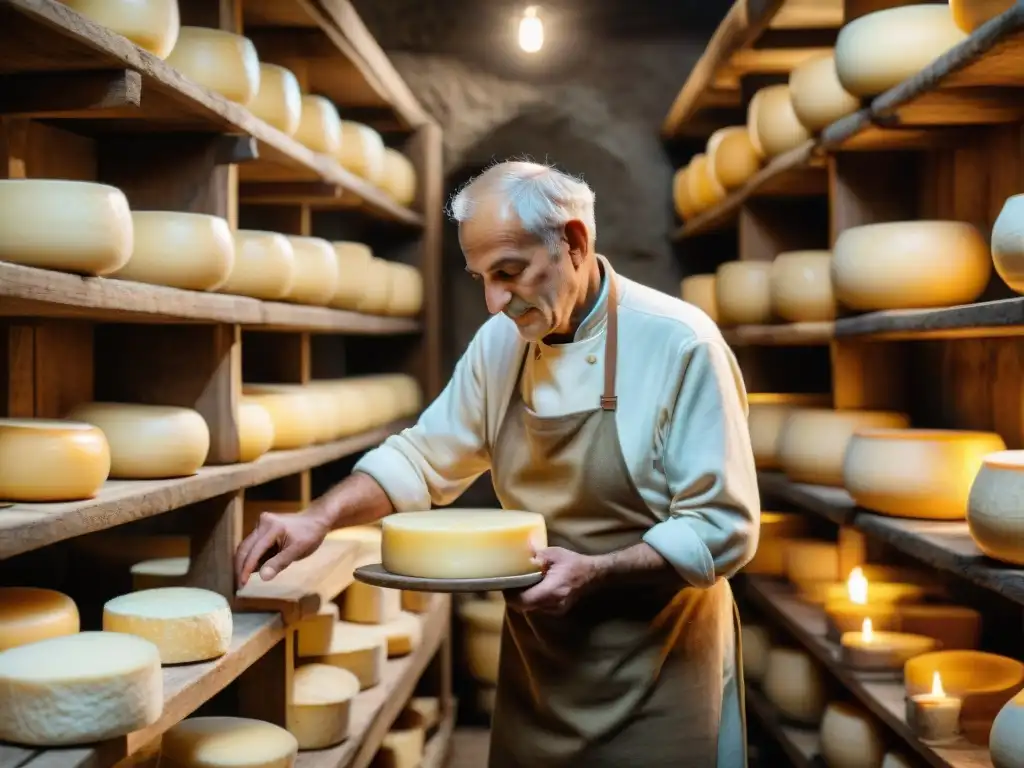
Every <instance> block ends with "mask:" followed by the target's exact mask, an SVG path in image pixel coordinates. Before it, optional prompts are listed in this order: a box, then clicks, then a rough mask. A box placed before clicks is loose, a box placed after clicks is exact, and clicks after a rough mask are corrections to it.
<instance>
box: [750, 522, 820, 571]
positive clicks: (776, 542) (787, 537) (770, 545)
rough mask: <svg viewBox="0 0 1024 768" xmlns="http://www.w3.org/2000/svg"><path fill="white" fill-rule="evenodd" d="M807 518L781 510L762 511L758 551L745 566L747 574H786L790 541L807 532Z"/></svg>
mask: <svg viewBox="0 0 1024 768" xmlns="http://www.w3.org/2000/svg"><path fill="white" fill-rule="evenodd" d="M806 530H807V518H805V517H803V516H802V515H793V514H785V513H780V512H761V525H760V535H759V538H758V542H757V551H756V552H755V553H754V556H753V557H752V558H751V559H750V561H749V562H748V563H747V564H746V565H745V566H743V572H744V573H746V574H757V575H764V576H784V575H785V574H786V550H787V549H788V547H789V544H790V542H791V541H792V540H793V539H794V538H796V537H797V536H800V535H801V534H803V533H805V532H806Z"/></svg>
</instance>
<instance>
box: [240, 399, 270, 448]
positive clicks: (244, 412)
mask: <svg viewBox="0 0 1024 768" xmlns="http://www.w3.org/2000/svg"><path fill="white" fill-rule="evenodd" d="M273 445H274V421H273V419H271V418H270V413H269V411H267V409H266V408H264V407H263V406H262V405H260V404H259V403H254V402H251V401H247V402H241V403H239V404H238V461H239V462H241V463H247V462H250V461H256V459H258V458H259V457H260V456H262V455H263V454H265V453H266V452H267V451H269V450H270V449H271V448H272V447H273Z"/></svg>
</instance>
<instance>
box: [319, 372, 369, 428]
mask: <svg viewBox="0 0 1024 768" xmlns="http://www.w3.org/2000/svg"><path fill="white" fill-rule="evenodd" d="M306 386H307V387H309V388H310V389H321V390H324V391H326V392H328V393H330V396H331V397H332V399H333V408H332V413H333V414H334V416H335V418H336V419H337V421H336V424H335V427H336V434H337V437H339V438H341V437H347V436H349V435H354V434H357V433H359V432H365V431H366V430H368V429H371V428H372V427H375V426H377V424H378V423H379V422H377V421H376V420H375V418H374V413H375V405H374V403H373V398H372V397H371V396H370V395H369V394H368V393H367V391H366V389H365V387H364V386H363V385H361V384H360V383H359V382H358V381H355V380H349V379H325V380H315V381H311V382H310V383H309V384H307V385H306Z"/></svg>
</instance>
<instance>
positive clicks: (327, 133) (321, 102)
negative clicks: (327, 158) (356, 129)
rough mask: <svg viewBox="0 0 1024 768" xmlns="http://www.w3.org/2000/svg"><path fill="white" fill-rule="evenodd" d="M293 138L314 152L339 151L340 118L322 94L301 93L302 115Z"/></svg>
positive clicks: (327, 153)
mask: <svg viewBox="0 0 1024 768" xmlns="http://www.w3.org/2000/svg"><path fill="white" fill-rule="evenodd" d="M293 135H294V137H295V140H296V141H298V142H299V143H300V144H305V145H306V146H307V147H309V148H310V149H311V150H313V151H314V152H322V153H323V154H325V155H332V156H334V155H337V154H338V153H339V152H340V151H341V141H342V136H341V118H340V117H339V116H338V108H337V107H335V106H334V104H333V103H332V102H330V101H328V100H327V99H325V98H324V97H323V96H314V95H312V94H308V93H307V94H303V96H302V115H301V116H300V118H299V127H298V128H297V129H296V130H295V133H294V134H293Z"/></svg>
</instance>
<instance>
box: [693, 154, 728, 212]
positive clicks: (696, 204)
mask: <svg viewBox="0 0 1024 768" xmlns="http://www.w3.org/2000/svg"><path fill="white" fill-rule="evenodd" d="M686 191H687V200H688V204H689V205H691V206H692V207H693V211H694V213H703V212H704V211H706V210H708V209H709V208H713V207H714V206H716V205H718V204H719V203H720V202H722V201H723V200H725V196H726V195H727V194H728V190H726V188H725V187H724V186H722V183H721V182H720V181H719V180H718V177H717V176H715V171H714V168H712V167H711V163H710V162H708V156H707V155H706V154H705V153H703V152H701V153H698V154H696V155H694V156H693V157H692V158H690V164H689V165H688V166H686Z"/></svg>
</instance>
